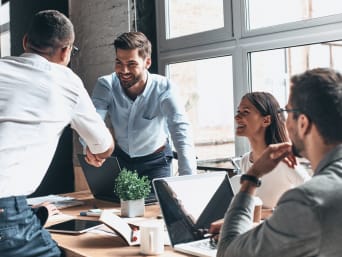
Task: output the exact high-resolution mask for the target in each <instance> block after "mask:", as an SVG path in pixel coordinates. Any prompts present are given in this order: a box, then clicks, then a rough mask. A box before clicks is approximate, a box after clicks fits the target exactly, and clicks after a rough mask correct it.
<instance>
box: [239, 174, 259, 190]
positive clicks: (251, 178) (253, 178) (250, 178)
mask: <svg viewBox="0 0 342 257" xmlns="http://www.w3.org/2000/svg"><path fill="white" fill-rule="evenodd" d="M245 180H248V181H250V182H252V183H254V184H255V186H256V187H260V186H261V180H260V179H259V178H257V177H256V176H252V175H248V174H243V175H242V176H241V178H240V184H241V183H242V182H243V181H245Z"/></svg>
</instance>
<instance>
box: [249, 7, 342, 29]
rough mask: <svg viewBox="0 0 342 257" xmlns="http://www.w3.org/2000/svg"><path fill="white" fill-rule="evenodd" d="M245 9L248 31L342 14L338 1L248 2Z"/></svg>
mask: <svg viewBox="0 0 342 257" xmlns="http://www.w3.org/2000/svg"><path fill="white" fill-rule="evenodd" d="M246 7H247V14H248V15H247V28H248V29H250V30H252V29H257V28H262V27H268V26H273V25H278V24H284V23H289V22H295V21H303V20H308V19H313V18H318V17H324V16H329V15H334V14H339V13H342V5H341V4H340V1H339V0H330V1H328V2H327V1H326V0H294V1H293V0H290V1H289V0H277V1H270V0H248V1H247V6H246Z"/></svg>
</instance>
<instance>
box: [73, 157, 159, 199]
mask: <svg viewBox="0 0 342 257" xmlns="http://www.w3.org/2000/svg"><path fill="white" fill-rule="evenodd" d="M77 157H78V160H79V162H80V165H81V167H82V170H83V173H84V176H85V178H86V180H87V182H88V185H89V188H90V191H91V193H92V194H93V195H94V197H95V198H96V199H99V200H104V201H109V202H115V203H120V198H119V197H118V196H117V195H116V194H115V193H114V183H115V179H116V178H117V176H118V175H119V173H120V172H121V168H120V165H119V162H118V160H117V158H116V157H113V156H111V157H109V158H108V159H107V160H106V161H105V162H104V163H103V164H102V166H101V167H95V166H92V165H90V164H88V163H87V162H86V160H85V159H84V155H82V154H78V155H77ZM155 202H157V199H156V198H155V197H154V196H150V197H147V198H145V204H151V203H155Z"/></svg>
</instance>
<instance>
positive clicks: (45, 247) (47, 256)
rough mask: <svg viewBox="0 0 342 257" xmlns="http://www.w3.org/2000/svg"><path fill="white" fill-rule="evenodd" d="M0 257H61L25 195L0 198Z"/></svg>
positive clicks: (59, 251)
mask: <svg viewBox="0 0 342 257" xmlns="http://www.w3.org/2000/svg"><path fill="white" fill-rule="evenodd" d="M0 256H1V257H7V256H20V257H29V256H30V257H31V256H32V257H40V256H41V257H43V256H44V257H56V256H58V257H59V256H63V255H62V253H61V250H60V249H59V248H58V246H57V244H56V242H55V241H54V240H53V239H52V238H51V235H50V233H49V232H48V231H47V230H45V229H44V228H43V227H42V224H41V221H40V220H39V218H38V217H37V216H36V214H35V213H34V212H33V210H32V209H31V208H30V207H29V206H28V205H27V202H26V197H25V196H17V197H6V198H0Z"/></svg>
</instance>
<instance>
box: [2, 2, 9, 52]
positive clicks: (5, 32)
mask: <svg viewBox="0 0 342 257" xmlns="http://www.w3.org/2000/svg"><path fill="white" fill-rule="evenodd" d="M10 54H11V42H10V33H9V3H8V2H7V3H6V4H3V5H1V3H0V57H4V56H8V55H10Z"/></svg>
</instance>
